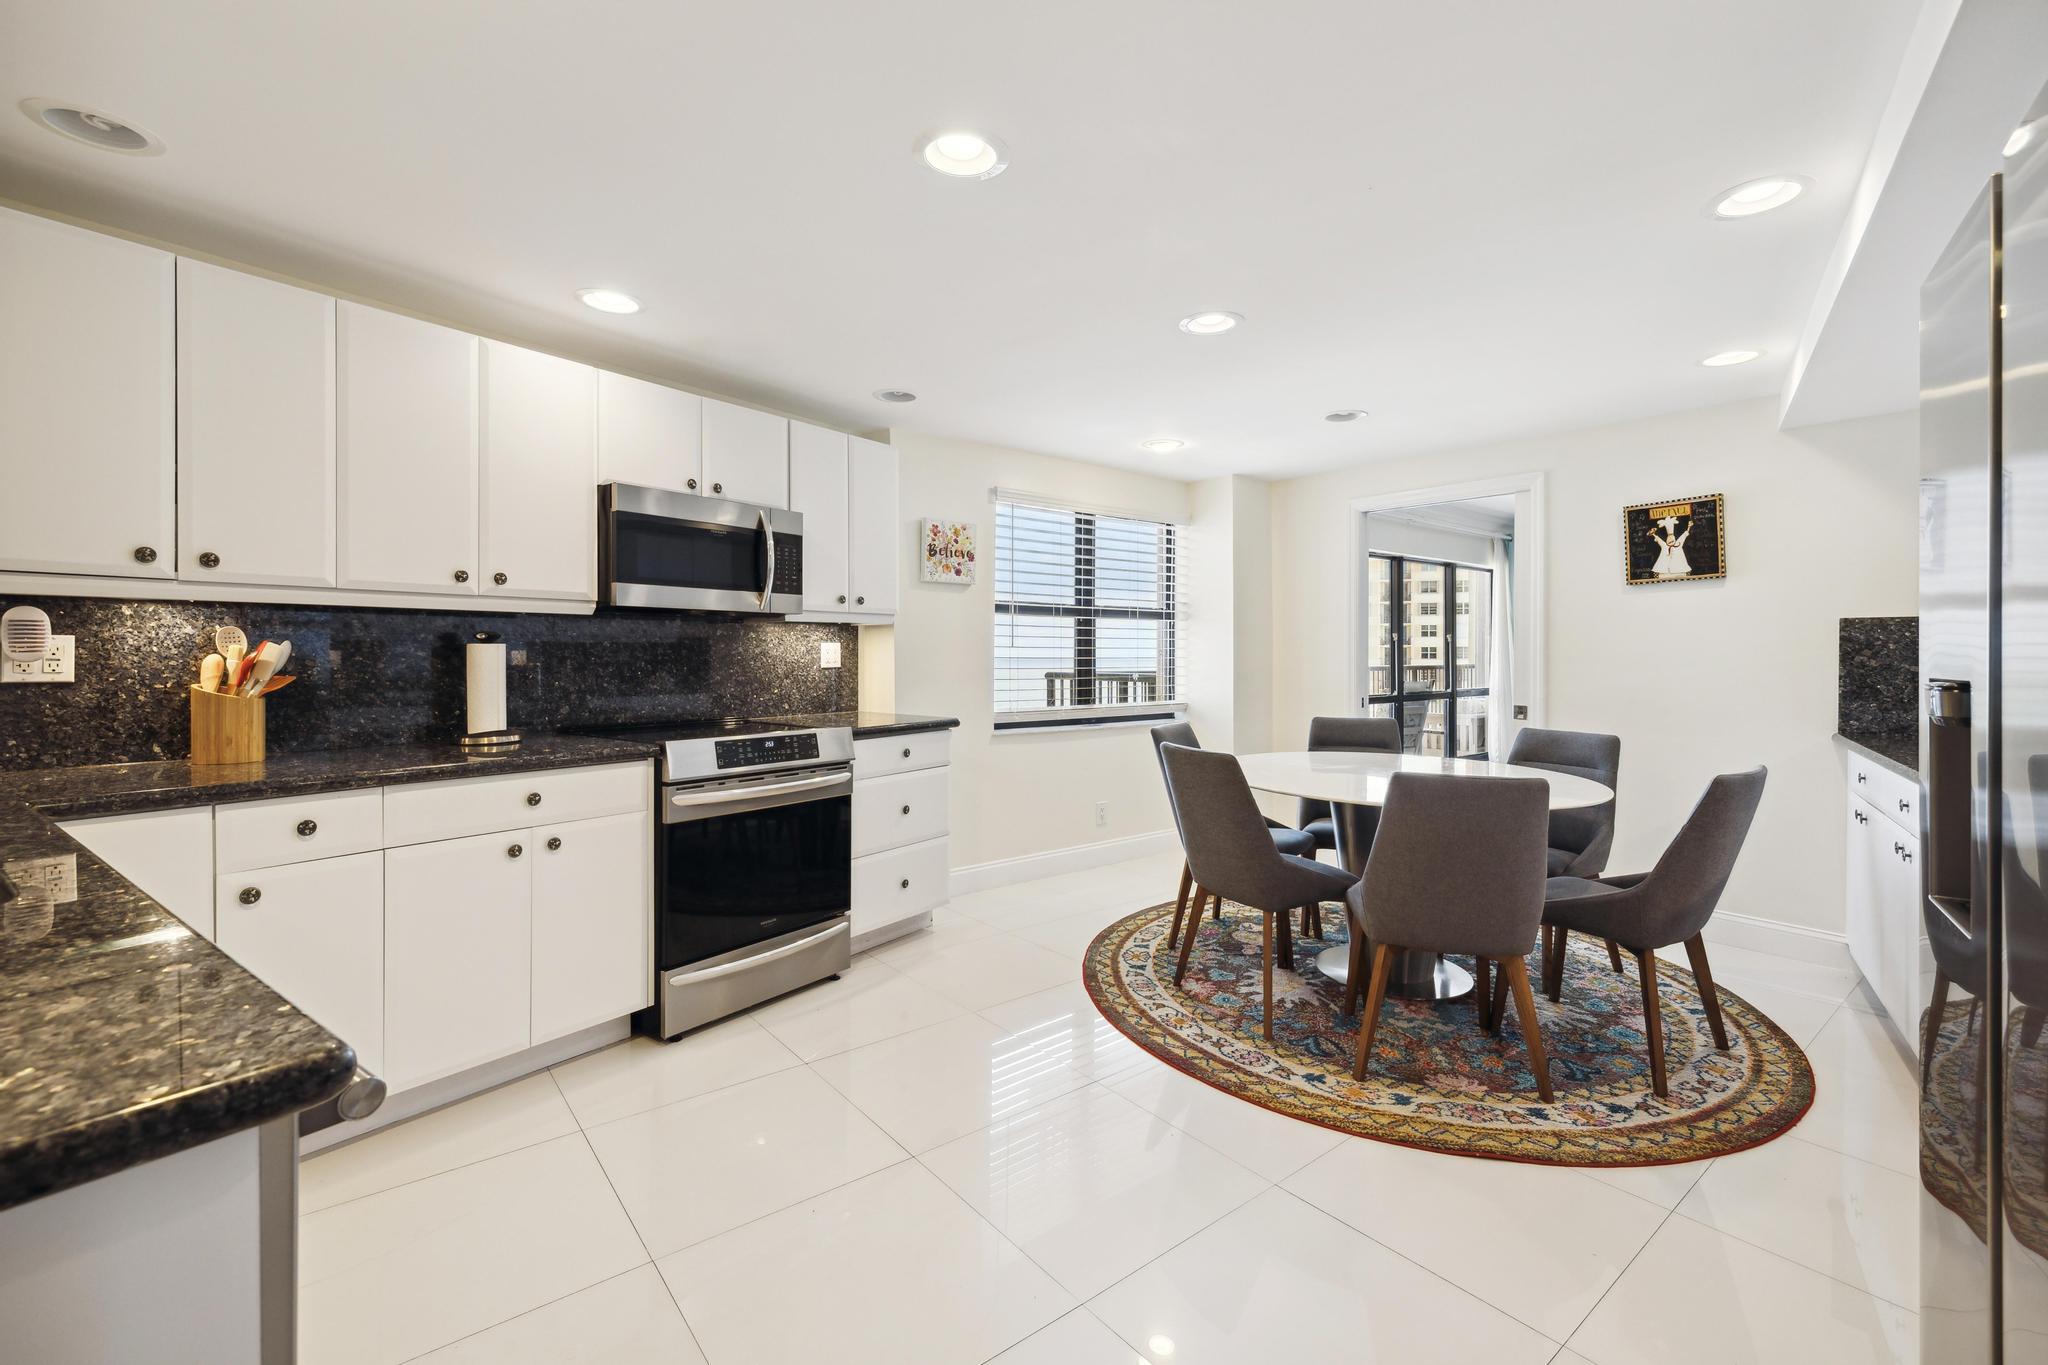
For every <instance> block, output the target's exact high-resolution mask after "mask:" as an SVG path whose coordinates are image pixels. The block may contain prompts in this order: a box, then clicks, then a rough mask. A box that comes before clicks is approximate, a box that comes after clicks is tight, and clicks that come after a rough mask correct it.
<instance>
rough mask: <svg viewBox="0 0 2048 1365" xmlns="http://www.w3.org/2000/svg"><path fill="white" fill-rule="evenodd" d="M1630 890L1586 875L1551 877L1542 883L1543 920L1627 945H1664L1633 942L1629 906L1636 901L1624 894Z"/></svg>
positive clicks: (1633, 919) (1634, 918)
mask: <svg viewBox="0 0 2048 1365" xmlns="http://www.w3.org/2000/svg"><path fill="white" fill-rule="evenodd" d="M1630 889H1631V888H1628V887H1622V886H1614V885H1611V884H1610V883H1607V882H1598V881H1594V880H1592V879H1591V878H1589V877H1552V878H1550V879H1549V880H1548V881H1546V882H1544V883H1543V922H1544V923H1545V924H1556V925H1561V926H1562V927H1564V928H1566V929H1573V930H1577V931H1578V932H1581V933H1587V934H1597V935H1598V936H1599V937H1601V938H1611V939H1614V940H1615V941H1616V942H1618V943H1622V944H1625V945H1627V946H1630V947H1642V948H1661V947H1664V946H1665V945H1663V944H1661V943H1643V944H1639V943H1636V942H1634V938H1633V936H1632V935H1631V934H1630V933H1629V930H1630V928H1631V927H1634V926H1633V925H1632V922H1633V921H1635V920H1636V919H1637V918H1638V917H1637V914H1636V912H1635V911H1634V910H1632V909H1631V908H1630V906H1631V903H1632V902H1633V903H1635V904H1637V905H1640V902H1639V901H1637V898H1636V897H1634V896H1631V895H1628V894H1627V892H1628V891H1629V890H1630Z"/></svg>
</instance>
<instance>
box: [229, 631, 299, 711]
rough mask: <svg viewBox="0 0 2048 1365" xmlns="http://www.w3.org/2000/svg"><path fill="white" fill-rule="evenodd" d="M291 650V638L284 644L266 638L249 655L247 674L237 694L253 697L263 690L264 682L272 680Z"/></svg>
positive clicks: (289, 655)
mask: <svg viewBox="0 0 2048 1365" xmlns="http://www.w3.org/2000/svg"><path fill="white" fill-rule="evenodd" d="M291 652H292V646H291V641H289V640H287V641H285V642H284V643H283V644H274V643H272V642H271V641H269V640H265V641H264V642H263V643H262V644H260V645H258V646H257V647H256V652H255V653H254V654H252V655H250V656H249V667H248V671H247V676H245V677H244V678H243V679H242V685H241V686H240V687H239V688H237V689H236V695H237V696H242V697H253V696H255V695H257V694H258V693H259V692H261V691H262V690H263V684H265V683H267V682H269V681H270V679H271V677H272V676H273V675H274V674H275V673H276V672H277V669H278V665H280V664H282V663H283V662H284V661H285V660H286V659H288V658H290V657H291Z"/></svg>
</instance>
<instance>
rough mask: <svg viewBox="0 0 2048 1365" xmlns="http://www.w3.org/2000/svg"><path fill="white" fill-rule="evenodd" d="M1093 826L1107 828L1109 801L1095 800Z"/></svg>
mask: <svg viewBox="0 0 2048 1365" xmlns="http://www.w3.org/2000/svg"><path fill="white" fill-rule="evenodd" d="M1095 828H1097V829H1108V828H1109V802H1107V801H1097V802H1096V803H1095Z"/></svg>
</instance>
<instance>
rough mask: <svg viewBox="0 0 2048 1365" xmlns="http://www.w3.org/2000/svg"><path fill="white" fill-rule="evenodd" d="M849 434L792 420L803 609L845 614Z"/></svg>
mask: <svg viewBox="0 0 2048 1365" xmlns="http://www.w3.org/2000/svg"><path fill="white" fill-rule="evenodd" d="M846 441H847V438H846V435H845V434H844V433H843V432H837V431H827V430H826V429H825V428H824V427H814V426H812V425H811V424H810V423H808V422H791V423H790V424H789V506H790V510H791V511H794V512H801V513H803V518H804V614H805V615H807V616H843V615H844V614H845V613H846V611H847V604H848V602H849V601H850V600H851V593H850V591H849V589H848V587H847V561H846V551H847V530H848V528H847V503H846Z"/></svg>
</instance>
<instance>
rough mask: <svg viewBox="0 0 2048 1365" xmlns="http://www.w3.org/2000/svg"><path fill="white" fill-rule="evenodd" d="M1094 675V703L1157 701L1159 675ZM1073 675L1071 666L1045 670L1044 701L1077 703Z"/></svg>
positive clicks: (1071, 704) (1111, 704) (1062, 704)
mask: <svg viewBox="0 0 2048 1365" xmlns="http://www.w3.org/2000/svg"><path fill="white" fill-rule="evenodd" d="M1094 676H1095V701H1094V703H1093V704H1094V705H1096V706H1127V705H1132V704H1139V705H1142V704H1144V703H1145V702H1151V701H1158V700H1159V675H1158V674H1157V673H1097V674H1095V675H1094ZM1076 682H1077V678H1076V674H1075V673H1074V671H1073V670H1072V669H1066V670H1062V671H1057V672H1051V673H1047V674H1046V675H1045V704H1046V705H1047V706H1048V707H1054V706H1078V705H1080V701H1079V699H1078V698H1077V697H1076V696H1075V695H1074V691H1075V687H1076Z"/></svg>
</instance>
